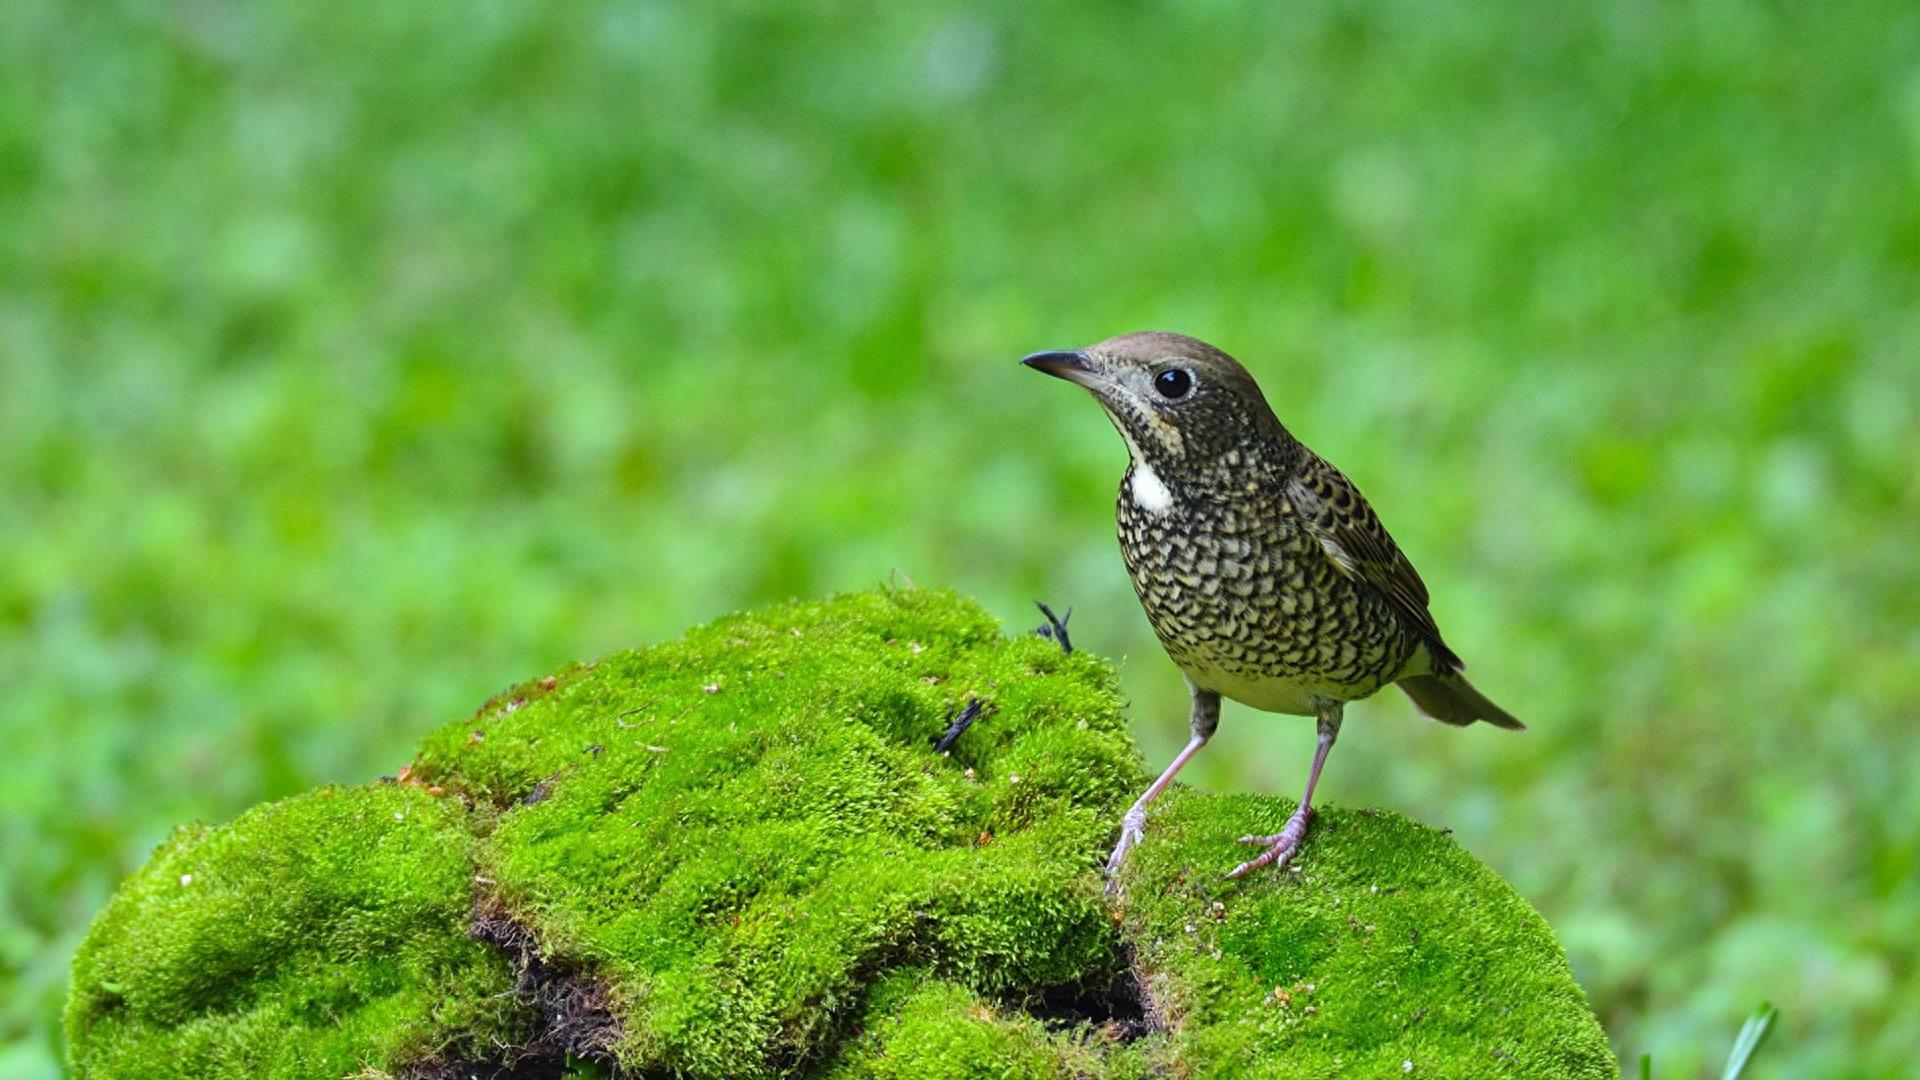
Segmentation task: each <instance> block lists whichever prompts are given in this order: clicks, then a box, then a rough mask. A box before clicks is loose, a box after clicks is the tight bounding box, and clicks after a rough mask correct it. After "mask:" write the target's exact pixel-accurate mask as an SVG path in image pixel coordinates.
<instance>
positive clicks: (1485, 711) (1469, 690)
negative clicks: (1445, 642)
mask: <svg viewBox="0 0 1920 1080" xmlns="http://www.w3.org/2000/svg"><path fill="white" fill-rule="evenodd" d="M1400 689H1402V690H1405V691H1406V692H1407V696H1408V697H1410V698H1412V699H1413V703H1414V704H1415V705H1418V706H1419V707H1420V711H1421V712H1423V713H1426V714H1427V715H1428V716H1431V717H1433V718H1434V719H1435V720H1438V721H1440V722H1441V723H1443V724H1459V725H1462V726H1465V725H1467V724H1471V723H1473V722H1474V721H1475V720H1485V721H1486V722H1487V723H1489V724H1492V725H1493V726H1494V727H1503V728H1506V729H1508V730H1509V731H1525V730H1526V729H1527V725H1525V724H1523V723H1521V722H1520V721H1518V720H1516V719H1514V717H1513V714H1512V713H1510V712H1508V711H1507V710H1505V709H1503V708H1501V707H1500V706H1498V705H1495V704H1494V703H1493V702H1491V701H1488V700H1487V695H1485V694H1483V693H1481V692H1480V691H1478V690H1475V689H1474V688H1473V684H1472V683H1470V682H1468V681H1467V680H1466V678H1465V677H1463V676H1462V675H1461V674H1460V673H1459V672H1457V671H1454V672H1448V673H1447V674H1445V675H1411V676H1408V677H1407V678H1404V679H1401V680H1400Z"/></svg>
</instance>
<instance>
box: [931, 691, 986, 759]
mask: <svg viewBox="0 0 1920 1080" xmlns="http://www.w3.org/2000/svg"><path fill="white" fill-rule="evenodd" d="M979 718H980V699H979V698H972V697H970V698H968V699H967V704H966V706H965V707H964V708H962V709H961V710H960V715H959V716H955V717H953V722H952V723H951V724H948V725H947V733H946V734H945V735H942V736H940V741H939V742H937V743H934V744H933V752H934V753H936V754H944V753H946V752H947V751H948V750H950V749H952V748H953V744H954V742H955V741H956V740H957V739H959V738H960V736H961V735H963V734H965V733H966V730H967V729H968V728H970V727H972V726H973V722H974V721H975V720H978V719H979Z"/></svg>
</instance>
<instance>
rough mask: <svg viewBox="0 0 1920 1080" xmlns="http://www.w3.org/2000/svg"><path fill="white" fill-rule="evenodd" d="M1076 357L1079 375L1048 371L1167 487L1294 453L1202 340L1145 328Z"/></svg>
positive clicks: (1238, 369) (1266, 411)
mask: <svg viewBox="0 0 1920 1080" xmlns="http://www.w3.org/2000/svg"><path fill="white" fill-rule="evenodd" d="M1078 355H1079V356H1080V357H1082V358H1083V362H1084V370H1083V371H1081V372H1066V371H1055V372H1053V373H1054V374H1059V375H1061V376H1062V377H1063V378H1069V379H1071V380H1072V381H1074V382H1077V383H1079V384H1080V385H1082V386H1084V387H1086V388H1087V389H1088V390H1089V391H1091V392H1092V393H1093V395H1094V396H1095V397H1096V398H1098V399H1099V401H1100V404H1101V406H1102V407H1104V408H1105V409H1106V411H1107V415H1108V417H1110V418H1111V419H1112V420H1113V424H1114V426H1115V427H1117V428H1119V429H1120V433H1121V434H1122V435H1123V436H1125V437H1126V439H1127V442H1128V445H1129V447H1130V448H1131V449H1132V450H1133V452H1134V455H1135V457H1137V458H1144V459H1145V460H1146V462H1147V463H1148V464H1150V465H1151V466H1152V467H1153V469H1154V471H1155V472H1156V473H1158V474H1159V475H1160V477H1161V478H1163V479H1164V480H1166V481H1167V482H1169V483H1177V482H1179V481H1180V480H1182V479H1200V478H1202V477H1205V476H1209V475H1211V474H1216V473H1218V472H1219V471H1220V470H1221V469H1222V468H1227V467H1231V468H1234V469H1236V470H1237V469H1241V468H1257V467H1263V466H1264V467H1271V468H1278V467H1283V466H1285V465H1288V464H1290V463H1291V461H1292V459H1293V458H1294V456H1295V455H1297V453H1298V451H1299V444H1298V443H1296V442H1295V441H1294V439H1293V437H1292V436H1291V435H1289V434H1288V433H1287V430H1286V428H1285V427H1283V426H1282V425H1281V423H1280V421H1279V419H1278V418H1276V417H1275V416H1274V414H1273V409H1272V407H1271V406H1269V405H1268V404H1267V399H1266V395H1264V394H1262V393H1261V392H1260V386H1259V384H1258V383H1256V382H1254V380H1253V376H1252V375H1250V374H1248V372H1247V369H1246V368H1244V367H1242V366H1241V365H1240V362H1239V361H1238V360H1235V359H1234V358H1233V357H1231V356H1228V355H1227V354H1226V353H1224V352H1221V351H1220V350H1219V349H1216V348H1214V347H1213V346H1212V345H1209V344H1207V343H1206V342H1204V341H1200V340H1198V339H1196V338H1190V337H1187V336H1186V335H1184V334H1172V333H1167V332H1165V331H1160V330H1146V331H1140V332H1138V333H1132V334H1122V335H1120V336H1119V337H1113V338H1108V339H1107V340H1105V341H1102V342H1100V343H1099V344H1098V345H1092V346H1089V347H1088V348H1085V349H1082V350H1080V351H1079V353H1078Z"/></svg>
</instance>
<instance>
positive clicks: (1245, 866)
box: [1227, 805, 1313, 878]
mask: <svg viewBox="0 0 1920 1080" xmlns="http://www.w3.org/2000/svg"><path fill="white" fill-rule="evenodd" d="M1312 820H1313V807H1311V806H1305V805H1303V806H1301V807H1300V809H1298V810H1295V811H1294V812H1293V816H1292V817H1290V818H1288V819H1287V823H1286V824H1285V825H1282V826H1281V827H1280V831H1279V832H1277V833H1274V834H1273V835H1272V836H1243V837H1241V838H1240V842H1241V843H1243V844H1259V845H1261V846H1263V847H1265V848H1266V849H1267V850H1265V851H1263V852H1261V853H1260V854H1258V855H1255V856H1254V857H1253V858H1251V859H1248V860H1247V861H1246V862H1243V863H1241V864H1240V865H1239V866H1236V867H1234V868H1233V869H1231V870H1229V871H1227V876H1228V877H1230V878H1237V877H1243V876H1245V875H1247V874H1250V873H1252V872H1253V871H1255V870H1258V869H1260V868H1261V867H1263V866H1266V865H1267V864H1269V863H1271V864H1273V868H1274V869H1275V870H1278V869H1281V868H1282V867H1284V866H1286V865H1287V863H1289V862H1292V861H1293V857H1294V855H1296V854H1298V853H1299V851H1300V845H1301V843H1302V842H1303V841H1305V840H1306V838H1307V824H1308V823H1309V822H1311V821H1312Z"/></svg>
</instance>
